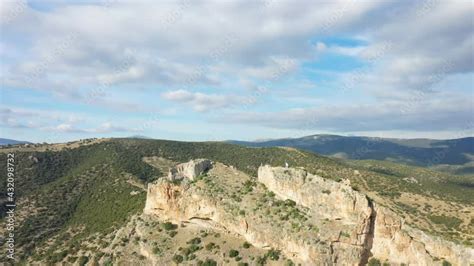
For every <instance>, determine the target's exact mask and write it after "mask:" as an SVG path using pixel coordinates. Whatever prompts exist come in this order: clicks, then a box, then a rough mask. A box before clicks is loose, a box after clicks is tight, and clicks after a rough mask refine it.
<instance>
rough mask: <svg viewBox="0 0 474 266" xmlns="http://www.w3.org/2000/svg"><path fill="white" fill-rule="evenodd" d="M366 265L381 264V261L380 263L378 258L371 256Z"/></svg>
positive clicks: (378, 265)
mask: <svg viewBox="0 0 474 266" xmlns="http://www.w3.org/2000/svg"><path fill="white" fill-rule="evenodd" d="M367 265H368V266H382V263H380V260H378V259H376V258H371V259H370V260H369V263H368V264H367Z"/></svg>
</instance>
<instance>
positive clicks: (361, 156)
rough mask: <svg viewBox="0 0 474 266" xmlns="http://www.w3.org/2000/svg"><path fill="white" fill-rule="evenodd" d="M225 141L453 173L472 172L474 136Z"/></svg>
mask: <svg viewBox="0 0 474 266" xmlns="http://www.w3.org/2000/svg"><path fill="white" fill-rule="evenodd" d="M228 142H230V143H234V144H240V145H244V146H249V147H273V146H282V147H293V148H298V149H302V150H307V151H311V152H315V153H319V154H323V155H329V156H333V157H337V158H343V159H352V160H370V159H371V160H387V161H393V162H399V163H405V164H409V165H417V166H424V167H431V168H434V169H437V170H441V171H446V172H451V173H455V174H473V173H474V137H468V138H460V139H451V140H434V139H391V138H372V137H352V136H350V137H346V136H337V135H311V136H306V137H301V138H286V139H273V140H265V141H253V142H252V141H250V142H249V141H228Z"/></svg>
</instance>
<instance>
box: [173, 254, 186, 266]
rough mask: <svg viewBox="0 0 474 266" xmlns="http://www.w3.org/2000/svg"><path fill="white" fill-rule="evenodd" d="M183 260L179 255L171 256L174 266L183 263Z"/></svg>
mask: <svg viewBox="0 0 474 266" xmlns="http://www.w3.org/2000/svg"><path fill="white" fill-rule="evenodd" d="M183 260H184V258H183V256H181V255H179V254H175V255H174V256H173V261H174V262H176V264H179V263H181V262H183Z"/></svg>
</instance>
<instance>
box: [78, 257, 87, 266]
mask: <svg viewBox="0 0 474 266" xmlns="http://www.w3.org/2000/svg"><path fill="white" fill-rule="evenodd" d="M88 261H89V257H86V256H81V257H80V258H79V262H78V263H79V265H81V266H84V265H86V264H87V262H88Z"/></svg>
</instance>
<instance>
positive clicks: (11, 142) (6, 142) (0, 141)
mask: <svg viewBox="0 0 474 266" xmlns="http://www.w3.org/2000/svg"><path fill="white" fill-rule="evenodd" d="M30 143H31V142H28V141H22V140H14V139H4V138H0V146H3V145H17V144H30Z"/></svg>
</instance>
